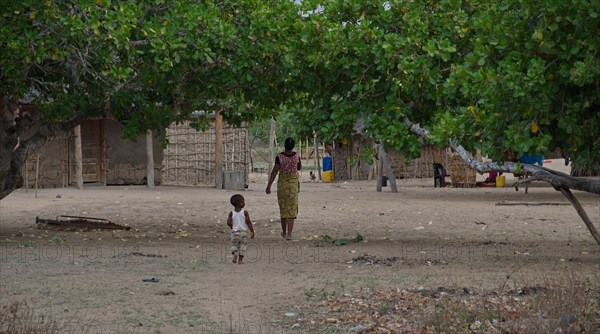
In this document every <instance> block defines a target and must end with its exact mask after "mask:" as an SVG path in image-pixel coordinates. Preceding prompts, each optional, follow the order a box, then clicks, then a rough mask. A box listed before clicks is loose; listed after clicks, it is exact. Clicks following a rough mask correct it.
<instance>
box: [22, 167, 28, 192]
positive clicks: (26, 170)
mask: <svg viewBox="0 0 600 334" xmlns="http://www.w3.org/2000/svg"><path fill="white" fill-rule="evenodd" d="M23 174H25V192H27V188H29V170H28V169H27V159H25V173H23Z"/></svg>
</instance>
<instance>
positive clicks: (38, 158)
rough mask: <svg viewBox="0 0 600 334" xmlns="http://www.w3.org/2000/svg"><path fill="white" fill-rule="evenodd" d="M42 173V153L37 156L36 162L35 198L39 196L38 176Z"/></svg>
mask: <svg viewBox="0 0 600 334" xmlns="http://www.w3.org/2000/svg"><path fill="white" fill-rule="evenodd" d="M39 175H40V155H39V154H38V156H37V162H36V164H35V198H37V190H38V177H39Z"/></svg>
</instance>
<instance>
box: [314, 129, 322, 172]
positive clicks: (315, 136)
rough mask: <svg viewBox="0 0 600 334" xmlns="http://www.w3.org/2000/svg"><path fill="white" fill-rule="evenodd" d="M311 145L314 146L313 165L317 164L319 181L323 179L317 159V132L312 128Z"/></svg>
mask: <svg viewBox="0 0 600 334" xmlns="http://www.w3.org/2000/svg"><path fill="white" fill-rule="evenodd" d="M313 145H314V146H315V166H317V174H318V175H319V181H323V177H322V176H321V162H320V161H319V146H318V145H319V144H318V142H317V133H316V132H315V130H313Z"/></svg>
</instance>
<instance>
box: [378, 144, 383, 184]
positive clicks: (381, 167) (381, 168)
mask: <svg viewBox="0 0 600 334" xmlns="http://www.w3.org/2000/svg"><path fill="white" fill-rule="evenodd" d="M382 150H383V144H379V145H377V160H378V161H377V174H378V175H377V191H378V192H381V188H382V186H383V185H382V182H381V181H382V180H381V179H382V178H383V162H382V161H381V159H382V157H381V151H382Z"/></svg>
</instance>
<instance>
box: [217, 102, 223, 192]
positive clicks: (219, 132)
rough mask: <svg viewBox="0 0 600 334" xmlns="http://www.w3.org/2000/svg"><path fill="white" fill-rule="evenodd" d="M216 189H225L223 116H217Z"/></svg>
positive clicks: (219, 114)
mask: <svg viewBox="0 0 600 334" xmlns="http://www.w3.org/2000/svg"><path fill="white" fill-rule="evenodd" d="M215 187H216V188H217V189H223V116H222V115H221V113H220V112H219V111H217V113H216V114H215Z"/></svg>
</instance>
